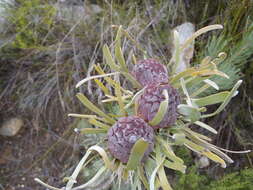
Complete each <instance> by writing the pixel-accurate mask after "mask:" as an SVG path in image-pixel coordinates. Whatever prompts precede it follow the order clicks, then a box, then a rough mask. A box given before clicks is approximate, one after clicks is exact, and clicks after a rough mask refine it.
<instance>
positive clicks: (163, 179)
mask: <svg viewBox="0 0 253 190" xmlns="http://www.w3.org/2000/svg"><path fill="white" fill-rule="evenodd" d="M158 176H159V179H160V185H161V187H162V188H163V189H166V190H172V187H171V186H170V183H169V181H168V179H167V176H166V174H165V171H164V167H163V166H161V167H160V168H159V169H158Z"/></svg>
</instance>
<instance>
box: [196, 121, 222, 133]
mask: <svg viewBox="0 0 253 190" xmlns="http://www.w3.org/2000/svg"><path fill="white" fill-rule="evenodd" d="M194 123H195V124H196V125H198V126H200V127H202V128H204V129H206V130H208V131H210V132H212V133H214V134H217V133H218V132H217V131H216V130H215V129H214V128H212V127H210V126H209V125H207V124H205V123H203V122H201V121H195V122H194Z"/></svg>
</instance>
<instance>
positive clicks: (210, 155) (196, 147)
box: [185, 140, 226, 168]
mask: <svg viewBox="0 0 253 190" xmlns="http://www.w3.org/2000/svg"><path fill="white" fill-rule="evenodd" d="M185 146H186V147H188V148H190V149H191V150H193V151H195V152H197V153H199V154H202V155H204V156H206V157H208V158H209V159H211V160H213V161H214V162H217V163H220V164H221V166H222V167H223V168H225V167H226V163H225V161H224V160H223V159H221V158H220V157H219V156H217V155H216V154H213V153H212V152H210V151H209V150H208V149H206V148H204V147H202V146H200V145H197V144H195V143H193V142H191V141H189V140H187V141H186V142H185Z"/></svg>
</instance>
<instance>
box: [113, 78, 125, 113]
mask: <svg viewBox="0 0 253 190" xmlns="http://www.w3.org/2000/svg"><path fill="white" fill-rule="evenodd" d="M120 87H121V86H120V83H118V82H117V83H116V84H115V94H116V96H117V101H118V104H119V108H120V114H123V115H124V116H126V115H127V112H126V110H125V108H124V107H125V104H124V101H123V99H122V94H121V91H120Z"/></svg>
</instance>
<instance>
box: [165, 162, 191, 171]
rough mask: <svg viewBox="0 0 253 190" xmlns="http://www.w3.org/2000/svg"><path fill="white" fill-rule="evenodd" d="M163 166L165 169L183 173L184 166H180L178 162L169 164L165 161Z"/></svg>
mask: <svg viewBox="0 0 253 190" xmlns="http://www.w3.org/2000/svg"><path fill="white" fill-rule="evenodd" d="M163 164H164V166H165V167H166V168H170V169H173V170H177V171H180V172H182V173H185V170H186V166H185V165H184V164H180V163H178V162H171V161H169V160H165V161H164V163H163Z"/></svg>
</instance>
